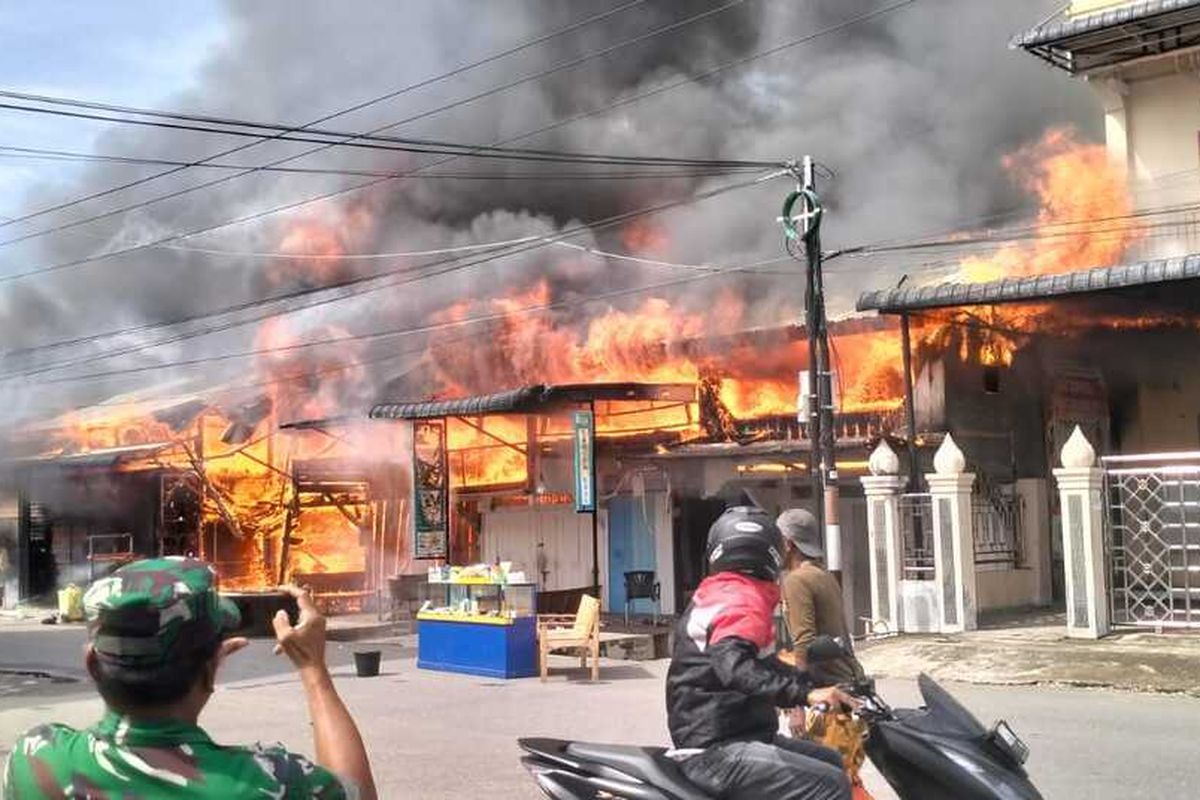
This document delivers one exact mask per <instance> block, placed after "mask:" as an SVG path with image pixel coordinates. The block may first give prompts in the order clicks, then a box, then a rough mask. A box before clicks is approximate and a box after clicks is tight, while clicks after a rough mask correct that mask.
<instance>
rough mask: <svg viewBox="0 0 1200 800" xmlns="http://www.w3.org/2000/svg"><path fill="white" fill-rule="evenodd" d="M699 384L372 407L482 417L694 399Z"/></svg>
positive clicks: (394, 413) (525, 392) (392, 414)
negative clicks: (572, 406)
mask: <svg viewBox="0 0 1200 800" xmlns="http://www.w3.org/2000/svg"><path fill="white" fill-rule="evenodd" d="M695 399H696V387H695V386H694V385H692V384H690V383H572V384H559V385H553V386H552V385H548V384H544V383H539V384H535V385H533V386H522V387H521V388H519V389H510V390H508V391H505V392H496V393H494V394H483V395H476V396H474V397H463V398H459V399H456V400H429V401H423V402H416V403H413V402H392V403H386V402H385V403H380V404H378V405H376V406H375V407H374V408H372V409H371V413H370V415H369V416H370V417H371V419H431V418H434V417H478V416H481V415H484V414H528V413H534V412H537V411H545V410H546V409H548V408H549V407H551V406H554V405H560V404H571V403H586V402H589V401H594V400H617V401H620V400H627V401H628V400H642V401H650V400H654V401H662V402H694V401H695Z"/></svg>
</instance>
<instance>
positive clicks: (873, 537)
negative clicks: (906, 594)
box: [860, 439, 904, 633]
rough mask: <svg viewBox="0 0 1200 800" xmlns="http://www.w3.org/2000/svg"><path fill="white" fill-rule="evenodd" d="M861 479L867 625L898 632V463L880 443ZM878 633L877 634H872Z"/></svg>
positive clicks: (900, 548) (900, 481) (901, 546)
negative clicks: (867, 574) (867, 564)
mask: <svg viewBox="0 0 1200 800" xmlns="http://www.w3.org/2000/svg"><path fill="white" fill-rule="evenodd" d="M868 467H869V469H870V471H871V474H870V475H866V476H864V477H862V478H861V479H860V480H861V481H862V485H863V493H864V494H866V496H867V543H868V552H869V553H870V555H871V561H870V563H871V573H870V574H871V623H872V630H873V632H880V633H882V632H885V631H886V632H891V633H896V632H899V631H900V630H901V620H902V618H903V609H902V608H901V605H900V574H901V573H900V570H901V566H902V564H903V558H904V543H903V541H902V539H901V535H900V491H901V489H902V487H903V486H904V479H903V478H901V477H900V475H899V473H900V459H899V457H897V455H896V453H895V451H893V450H892V448H891V447H889V446H888V443H887V440H886V439H885V440H882V441H880V443H879V446H878V447H876V448H875V452H873V453H871V460H870V461H869V462H868ZM876 629H878V630H876Z"/></svg>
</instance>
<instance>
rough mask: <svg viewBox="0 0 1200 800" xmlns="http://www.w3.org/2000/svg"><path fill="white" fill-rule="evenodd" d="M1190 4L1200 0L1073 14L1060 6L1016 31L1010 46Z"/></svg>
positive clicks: (1149, 0) (1162, 0)
mask: <svg viewBox="0 0 1200 800" xmlns="http://www.w3.org/2000/svg"><path fill="white" fill-rule="evenodd" d="M1190 6H1200V0H1143V2H1140V3H1130V4H1128V5H1122V6H1116V7H1114V8H1109V9H1103V10H1100V11H1095V12H1093V13H1091V14H1081V15H1079V16H1076V17H1069V16H1067V15H1066V13H1065V9H1064V11H1063V12H1060V13H1058V14H1055V15H1054V16H1052V17H1051V18H1050V19H1048V20H1046V21H1045V22H1042V23H1040V24H1038V25H1035V26H1034V27H1032V28H1030V29H1029V30H1027V31H1025V32H1024V33H1019V34H1017V35H1016V36H1014V37H1013V38H1012V41H1011V42H1010V44H1011V46H1012V47H1032V46H1034V45H1039V44H1047V43H1049V42H1054V41H1060V40H1062V39H1068V38H1070V37H1072V36H1079V35H1080V34H1084V33H1091V32H1093V31H1098V30H1103V29H1105V28H1114V27H1116V26H1118V25H1128V24H1130V23H1132V22H1137V21H1139V20H1143V19H1145V18H1147V17H1153V16H1155V15H1157V14H1166V13H1169V12H1171V11H1179V10H1181V9H1185V8H1189V7H1190Z"/></svg>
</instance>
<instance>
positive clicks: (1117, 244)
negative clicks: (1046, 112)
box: [918, 128, 1164, 367]
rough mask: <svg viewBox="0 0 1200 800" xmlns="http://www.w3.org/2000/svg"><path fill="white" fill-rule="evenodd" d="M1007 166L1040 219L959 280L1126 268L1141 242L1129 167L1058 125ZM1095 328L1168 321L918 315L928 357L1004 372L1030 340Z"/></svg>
mask: <svg viewBox="0 0 1200 800" xmlns="http://www.w3.org/2000/svg"><path fill="white" fill-rule="evenodd" d="M1003 163H1004V166H1005V168H1006V169H1007V170H1008V171H1009V173H1010V174H1011V175H1012V177H1013V179H1014V180H1015V181H1016V182H1017V183H1018V184H1019V185H1020V186H1021V187H1023V188H1024V189H1025V190H1026V191H1028V192H1030V193H1031V194H1032V195H1033V196H1034V197H1035V198H1036V200H1037V203H1038V212H1037V215H1036V218H1035V219H1034V221H1033V224H1032V225H1030V226H1028V227H1026V228H1019V229H1017V230H1016V232H1015V233H1014V234H1012V238H1013V239H1015V241H1012V242H1009V243H1007V244H1004V245H1003V246H1001V247H999V248H998V249H996V250H995V251H994V252H992V253H991V254H989V255H987V256H970V257H967V258H965V259H963V260H962V262H961V263H960V265H959V270H958V274H957V276H955V278H954V280H956V281H959V282H963V283H980V282H985V281H993V280H999V279H1001V278H1012V277H1027V276H1036V275H1052V274H1057V273H1062V272H1071V271H1074V270H1079V269H1087V268H1089V267H1099V266H1107V265H1110V264H1115V263H1119V262H1120V260H1121V258H1122V257H1123V256H1124V255H1125V253H1126V252H1127V250H1128V249H1129V247H1130V245H1132V244H1133V243H1134V242H1136V241H1137V240H1138V239H1139V238H1140V237H1141V236H1142V229H1141V228H1139V226H1138V224H1137V220H1136V218H1135V217H1134V216H1133V215H1132V213H1131V212H1132V211H1133V203H1132V200H1131V198H1130V194H1129V191H1128V187H1127V185H1126V174H1125V170H1124V168H1123V166H1122V165H1120V164H1117V163H1115V162H1114V161H1113V160H1112V159H1111V158H1110V156H1109V154H1108V152H1107V150H1106V149H1105V147H1104V146H1103V145H1099V144H1087V143H1081V142H1079V141H1078V140H1077V139H1076V137H1075V134H1074V133H1073V132H1072V131H1071V130H1069V129H1062V128H1055V129H1052V130H1050V131H1048V132H1047V133H1046V134H1045V135H1044V136H1043V137H1042V139H1041V140H1040V141H1038V142H1036V143H1035V144H1032V145H1030V146H1028V147H1025V148H1022V149H1021V150H1019V151H1017V152H1016V153H1014V154H1012V155H1010V156H1007V157H1006V158H1005V159H1004V162H1003ZM1002 235H1003V234H1002ZM1081 322H1082V323H1083V324H1081ZM1097 322H1099V323H1101V324H1104V325H1105V326H1107V327H1113V328H1116V327H1142V326H1150V325H1158V324H1162V323H1163V322H1164V320H1145V319H1138V318H1134V317H1130V318H1123V317H1120V316H1113V317H1106V318H1105V319H1104V320H1101V321H1097V320H1090V319H1089V320H1082V321H1081V320H1079V319H1076V318H1072V317H1071V316H1070V314H1069V312H1064V311H1063V310H1062V306H1061V305H1057V304H1055V305H1052V304H1039V303H1031V304H1022V305H996V306H981V307H972V308H969V309H946V310H939V311H934V312H930V313H926V314H922V315H921V316H920V317H919V318H918V324H919V332H918V346H919V350H920V351H921V352H922V353H926V354H931V355H935V356H936V355H939V354H942V353H956V354H957V355H958V356H959V358H961V359H962V360H964V361H967V360H975V361H978V362H979V363H981V364H984V365H988V366H1003V367H1007V366H1010V365H1011V364H1012V362H1013V359H1014V357H1015V355H1016V353H1017V351H1018V350H1019V349H1020V347H1021V346H1022V345H1023V344H1024V343H1025V342H1026V341H1028V339H1029V337H1030V336H1031V335H1032V334H1034V333H1038V332H1040V333H1047V332H1056V333H1060V334H1063V335H1072V334H1077V333H1079V332H1081V331H1082V330H1084V329H1085V328H1086V327H1087V325H1089V324H1096V323H1097Z"/></svg>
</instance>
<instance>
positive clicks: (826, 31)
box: [20, 0, 916, 354]
mask: <svg viewBox="0 0 1200 800" xmlns="http://www.w3.org/2000/svg"><path fill="white" fill-rule="evenodd" d="M915 2H916V0H900V2H896V3H892V4H890V5H888V6H884V7H882V8H879V9H876V10H874V11H871V12H867V13H864V14H860V15H858V16H855V17H852V18H850V19H847V20H844V21H842V22H839V23H835V24H833V25H830V26H827V27H825V28H822V29H819V30H817V31H814V32H812V33H809V34H805V35H803V36H800V37H797V38H793V39H791V40H788V41H786V42H783V43H781V44H779V45H775V46H772V47H768V48H765V49H762V50H759V51H756V52H755V53H752V54H749V55H747V56H742V57H739V58H736V59H731V60H729V61H726V62H724V63H722V64H719V65H717V66H716V67H713V68H711V69H709V70H707V71H705V72H703V73H700V74H698V75H694V76H688V77H686V78H683V79H680V80H676V81H672V82H669V83H666V84H664V85H662V86H659V87H656V88H654V89H650V90H647V91H644V92H640V93H637V94H634V95H631V96H629V97H626V98H622V99H620V100H617V101H614V102H612V103H609V104H607V105H605V106H601V107H600V108H597V109H593V110H591V111H587V112H580V113H578V114H574V115H572V116H570V117H567V118H564V119H561V120H558V121H556V122H553V123H550V124H548V125H544V126H542V127H540V128H537V129H535V130H533V131H529V132H527V133H524V134H520V135H518V136H514V137H510V138H507V139H503V140H500V141H498V142H496V144H509V143H512V142H516V141H521V140H523V139H527V138H530V137H533V136H536V135H539V134H541V133H545V132H547V131H550V130H554V129H556V128H559V127H563V126H565V125H568V124H571V123H573V122H576V121H578V120H580V119H584V118H586V117H589V116H595V115H597V114H602V113H605V112H607V111H611V110H613V109H615V108H619V107H622V106H625V105H628V104H630V103H633V102H637V101H639V100H642V99H645V98H648V97H652V96H656V95H659V94H662V93H664V92H668V91H671V90H673V89H676V88H679V87H680V86H685V85H688V84H691V83H695V82H699V81H702V80H705V79H707V78H710V77H713V76H714V75H717V74H719V73H721V72H724V71H727V70H730V69H734V68H737V67H740V66H743V65H745V64H748V63H751V62H753V61H756V60H758V59H761V58H767V57H770V56H773V55H776V54H778V53H781V52H784V51H786V50H788V49H791V48H794V47H797V46H800V45H803V44H806V43H808V42H811V41H813V40H815V39H818V38H820V37H823V36H827V35H830V34H833V33H838V32H840V31H842V30H845V29H846V28H849V27H851V26H853V25H857V24H859V23H862V22H866V21H868V20H871V19H874V18H876V17H879V16H882V15H884V14H888V13H891V12H894V11H897V10H899V9H901V8H904V7H906V6H909V5H912V4H914V3H915ZM450 160H453V159H452V158H448V159H443V160H442V161H439V162H434V163H433V164H430V165H427V166H429V167H432V166H439V165H440V164H442V163H445V162H446V161H450ZM386 180H391V179H390V178H384V179H380V180H376V181H370V182H367V183H363V184H358V185H356V186H352V187H348V188H346V189H341V190H338V191H334V192H328V193H325V194H322V195H318V196H315V197H311V198H307V199H305V200H301V201H296V202H293V203H289V204H285V205H283V206H277V207H274V208H272V209H267V210H264V211H261V212H256V213H254V214H250V215H248V216H244V217H241V218H239V219H235V220H231V221H228V222H225V223H220V224H217V225H212V226H208V227H206V228H201V229H198V230H194V231H191V232H189V233H183V234H176V235H174V236H171V237H167V239H164V240H160V241H159V242H152V243H147V244H143V245H137V246H135V247H131V248H125V249H124V250H121V251H114V252H112V253H108V254H101V255H99V256H94V257H91V259H90V260H95V259H98V258H107V257H111V256H115V255H122V254H124V253H128V252H132V251H133V250H142V249H147V248H149V247H151V246H155V245H156V244H161V243H162V242H163V241H173V240H177V239H181V238H188V237H191V236H195V235H199V234H200V233H207V232H210V231H213V230H218V229H220V228H224V227H228V226H230V225H235V224H240V223H243V222H249V221H252V220H255V219H260V218H262V217H265V216H268V215H271V214H275V213H279V212H281V211H288V210H292V209H294V208H298V207H301V206H303V205H307V204H309V203H314V202H319V201H322V200H326V199H330V198H332V197H336V196H340V195H342V194H346V193H349V192H352V191H356V190H359V189H363V188H367V187H369V186H374V185H377V184H378V183H382V182H384V181H386ZM514 254H515V253H514ZM507 255H510V254H500V255H498V256H496V257H504V256H507ZM70 265H71V264H67V265H62V266H70ZM466 266H471V265H470V264H468V265H466ZM337 288H341V285H340V284H335V285H330V286H328V287H321V289H319V290H317V289H312V290H305V291H303V292H301V294H307V293H311V292H313V291H324V290H326V289H337ZM295 295H296V293H290V294H285V295H280V296H276V297H271V298H264V299H261V300H257V301H252V302H251V303H249V304H237V305H235V306H230V307H226V308H223V309H216V310H212V311H209V312H205V313H202V314H198V315H192V316H190V317H185V318H178V319H174V320H169V321H163V322H154V323H144V324H142V325H138V326H133V327H128V328H123V329H117V330H112V331H107V332H104V333H98V334H92V335H89V336H83V337H75V338H73V339H68V340H60V341H57V342H51V343H47V344H44V345H38V346H35V347H30V348H24V349H23V350H22V351H20V352H21V353H22V354H26V353H31V352H34V351H39V350H44V349H51V348H56V347H61V346H68V345H74V344H80V343H83V342H86V341H95V340H99V339H103V338H109V337H111V336H119V335H124V334H129V333H138V332H142V331H144V330H148V329H153V328H159V327H171V326H174V325H179V324H184V323H187V322H192V321H196V320H198V319H204V318H208V317H215V316H223V315H225V314H227V313H235V312H237V311H240V310H246V309H247V308H251V307H255V306H259V305H267V304H270V303H274V302H279V301H281V300H286V299H290V298H291V297H293V296H295ZM349 296H353V295H349ZM294 310H301V309H294ZM280 313H290V310H289V311H284V312H280ZM252 321H255V320H248V321H247V322H252ZM241 324H246V323H241ZM161 343H162V344H166V343H168V342H167V341H165V340H164V341H163V342H161ZM156 346H157V345H156Z"/></svg>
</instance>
